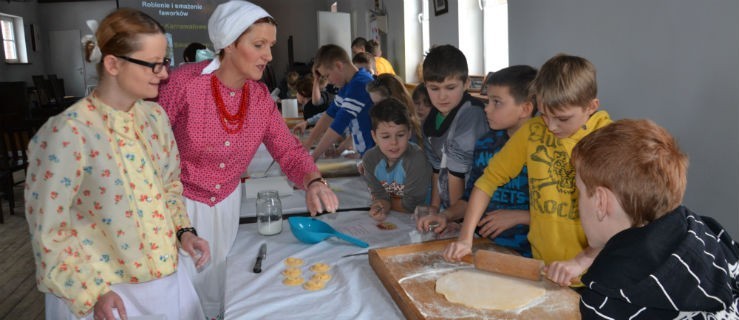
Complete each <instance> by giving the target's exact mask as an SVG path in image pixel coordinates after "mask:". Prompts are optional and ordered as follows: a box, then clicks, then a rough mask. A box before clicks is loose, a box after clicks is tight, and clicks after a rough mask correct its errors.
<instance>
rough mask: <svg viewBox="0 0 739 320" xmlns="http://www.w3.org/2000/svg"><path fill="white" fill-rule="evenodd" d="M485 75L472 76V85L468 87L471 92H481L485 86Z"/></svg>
mask: <svg viewBox="0 0 739 320" xmlns="http://www.w3.org/2000/svg"><path fill="white" fill-rule="evenodd" d="M483 80H484V79H483V77H482V76H470V87H469V89H467V91H469V92H480V90H482V87H483Z"/></svg>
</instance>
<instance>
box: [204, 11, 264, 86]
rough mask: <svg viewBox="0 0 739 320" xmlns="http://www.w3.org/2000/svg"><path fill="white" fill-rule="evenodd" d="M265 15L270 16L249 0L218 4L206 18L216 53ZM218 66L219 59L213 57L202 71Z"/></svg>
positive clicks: (212, 69) (210, 70) (209, 71)
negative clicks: (208, 17)
mask: <svg viewBox="0 0 739 320" xmlns="http://www.w3.org/2000/svg"><path fill="white" fill-rule="evenodd" d="M265 17H270V18H271V17H272V16H270V15H269V13H267V11H265V10H264V9H262V7H260V6H257V5H255V4H253V3H251V2H247V1H242V0H233V1H229V2H226V3H222V4H220V5H219V6H218V7H217V8H216V10H215V11H213V14H211V15H210V19H208V36H209V37H210V41H211V42H213V48H214V49H215V51H216V53H219V52H220V51H221V50H223V48H225V47H227V46H228V45H230V44H232V43H233V42H234V41H236V39H238V38H239V36H240V35H241V34H242V33H244V31H245V30H246V29H247V28H249V27H250V26H251V25H252V24H254V22H255V21H257V20H259V19H261V18H265ZM220 66H221V63H220V61H219V60H218V59H217V58H215V59H213V61H211V63H210V64H209V65H208V66H207V67H205V69H203V72H202V73H203V74H208V73H212V72H213V71H215V70H218V68H219V67H220Z"/></svg>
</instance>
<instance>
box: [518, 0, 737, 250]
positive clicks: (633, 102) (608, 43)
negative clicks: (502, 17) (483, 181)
mask: <svg viewBox="0 0 739 320" xmlns="http://www.w3.org/2000/svg"><path fill="white" fill-rule="evenodd" d="M508 5H509V8H508V9H509V11H508V12H509V20H508V21H509V32H510V35H509V36H510V38H509V39H510V60H511V64H512V65H513V64H531V65H533V66H536V67H539V66H541V64H542V63H544V61H546V59H548V58H549V57H551V56H552V55H554V54H556V53H558V52H566V53H570V54H575V55H581V56H584V57H586V58H588V59H589V60H591V61H592V62H593V63H594V64H595V66H596V68H597V69H598V81H599V89H600V90H599V96H600V99H601V106H602V107H603V108H604V109H606V110H608V111H609V112H610V114H611V116H612V117H613V118H615V119H620V118H649V119H652V120H654V121H655V122H657V123H658V124H660V125H662V126H664V127H666V128H667V130H669V131H670V132H671V133H672V134H674V135H675V136H676V138H677V139H678V142H679V143H680V145H681V147H682V148H683V151H685V152H686V153H687V154H688V156H689V157H690V168H689V171H688V189H687V192H686V196H685V204H686V205H687V206H688V207H690V208H691V209H692V210H694V211H696V212H697V213H699V214H702V215H708V216H712V217H714V218H716V219H717V220H719V222H721V223H722V224H723V225H724V227H726V228H727V230H729V232H730V233H731V234H732V236H733V237H735V238H736V237H739V202H738V201H737V193H738V191H737V190H739V170H737V164H739V126H738V125H737V123H739V122H737V119H739V90H738V89H739V32H737V30H739V19H738V18H739V17H738V15H739V2H737V1H688V0H679V1H676V0H654V1H639V0H624V1H588V0H560V1H556V2H552V1H546V0H526V1H509V2H508Z"/></svg>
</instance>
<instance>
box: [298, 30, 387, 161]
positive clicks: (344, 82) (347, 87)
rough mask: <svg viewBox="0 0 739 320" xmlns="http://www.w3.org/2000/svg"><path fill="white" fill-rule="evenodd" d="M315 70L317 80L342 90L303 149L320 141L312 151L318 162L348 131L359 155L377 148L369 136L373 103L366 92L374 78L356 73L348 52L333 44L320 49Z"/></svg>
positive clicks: (357, 71)
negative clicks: (368, 84) (324, 78)
mask: <svg viewBox="0 0 739 320" xmlns="http://www.w3.org/2000/svg"><path fill="white" fill-rule="evenodd" d="M313 70H314V77H326V78H327V79H328V82H329V83H330V84H333V85H335V86H337V87H341V89H340V90H339V93H338V94H337V95H336V97H335V98H334V101H333V102H332V103H331V105H330V106H329V107H328V109H327V110H326V113H325V114H324V115H323V116H322V117H321V119H320V120H318V123H316V126H315V127H314V128H313V131H312V132H311V134H310V136H309V137H308V140H306V142H304V144H303V145H304V146H307V147H310V146H311V145H312V144H313V142H315V141H316V140H318V138H319V137H321V139H320V141H319V142H318V145H317V146H316V148H315V149H314V150H313V159H318V158H319V157H321V155H323V154H324V153H325V152H326V151H327V150H328V149H329V147H331V146H332V145H333V144H334V143H335V142H337V140H339V138H341V134H342V133H343V132H344V131H345V130H346V129H347V128H349V129H350V131H351V135H352V139H353V141H354V149H355V150H356V151H357V152H358V153H359V154H360V155H362V154H364V153H365V152H366V151H367V150H369V149H370V148H372V147H373V146H374V145H375V143H374V141H372V135H371V133H370V131H371V130H372V128H371V127H372V123H371V121H370V117H369V109H370V108H371V107H372V100H371V99H370V96H369V93H367V90H366V89H365V88H366V87H367V83H369V82H371V81H372V75H371V74H370V73H369V72H368V71H367V70H366V69H364V68H362V69H357V67H356V66H354V64H352V61H351V59H350V58H349V55H348V54H347V53H346V51H344V49H342V48H341V47H339V46H337V45H333V44H327V45H324V46H322V47H321V48H319V49H318V52H317V53H316V57H315V60H314V66H313Z"/></svg>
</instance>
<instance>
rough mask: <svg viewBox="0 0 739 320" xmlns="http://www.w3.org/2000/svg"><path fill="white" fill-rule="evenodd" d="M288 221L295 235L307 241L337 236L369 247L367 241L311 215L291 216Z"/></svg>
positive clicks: (318, 240)
mask: <svg viewBox="0 0 739 320" xmlns="http://www.w3.org/2000/svg"><path fill="white" fill-rule="evenodd" d="M287 221H288V222H289V223H290V231H292V232H293V235H295V237H296V238H298V240H300V241H303V242H305V243H318V242H321V241H323V240H324V239H326V238H330V237H337V238H339V239H342V240H345V241H348V242H350V243H351V244H354V245H357V246H360V247H362V248H367V247H369V244H367V243H366V242H364V241H362V240H359V239H357V238H355V237H352V236H349V235H346V234H343V233H341V232H338V231H336V230H335V229H334V228H332V227H331V226H330V225H328V224H327V223H325V222H323V221H321V220H317V219H314V218H309V217H290V218H287Z"/></svg>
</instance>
